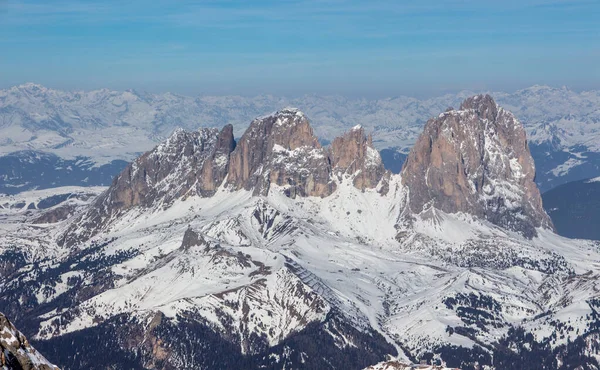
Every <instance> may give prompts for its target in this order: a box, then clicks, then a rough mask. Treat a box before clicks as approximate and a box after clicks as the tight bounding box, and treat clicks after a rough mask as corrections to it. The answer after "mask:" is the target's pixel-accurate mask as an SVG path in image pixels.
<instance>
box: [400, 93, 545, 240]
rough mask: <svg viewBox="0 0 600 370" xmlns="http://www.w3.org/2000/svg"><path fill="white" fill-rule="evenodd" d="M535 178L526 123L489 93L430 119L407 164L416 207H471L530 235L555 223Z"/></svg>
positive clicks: (410, 203) (406, 181)
mask: <svg viewBox="0 0 600 370" xmlns="http://www.w3.org/2000/svg"><path fill="white" fill-rule="evenodd" d="M534 178H535V165H534V163H533V158H532V157H531V154H530V152H529V148H528V146H527V139H526V137H525V130H524V129H523V126H522V125H521V123H520V122H519V121H518V120H517V119H516V118H515V117H514V116H513V115H512V113H510V112H508V111H506V110H504V109H502V108H500V107H498V106H497V105H496V103H495V102H494V100H493V99H492V98H491V97H490V96H489V95H478V96H474V97H471V98H468V99H467V100H465V101H464V102H463V103H462V105H461V107H460V109H459V110H449V111H447V112H444V113H442V114H440V115H439V116H438V117H437V118H433V119H431V120H429V121H428V122H427V124H426V125H425V129H424V132H423V134H421V136H420V137H419V139H418V140H417V143H416V144H415V146H414V147H413V149H412V150H411V152H410V154H409V156H408V158H407V160H406V163H405V164H404V167H403V169H402V182H403V183H404V184H405V185H406V186H408V189H409V199H408V206H409V207H410V210H411V212H413V213H420V212H422V211H424V210H426V209H428V208H429V207H434V208H436V209H439V210H442V211H444V212H447V213H456V212H464V213H469V214H472V215H475V216H477V217H481V218H484V219H486V220H488V221H490V222H492V223H494V224H496V225H498V226H502V227H504V228H507V229H509V230H513V231H518V232H520V233H522V234H523V235H525V236H527V237H533V236H535V235H536V231H535V228H537V227H548V228H552V223H551V221H550V218H549V217H548V215H547V214H546V213H545V211H544V209H543V208H542V200H541V196H540V192H539V190H538V188H537V186H536V185H535V183H534Z"/></svg>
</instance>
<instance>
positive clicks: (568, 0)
mask: <svg viewBox="0 0 600 370" xmlns="http://www.w3.org/2000/svg"><path fill="white" fill-rule="evenodd" d="M598 18H600V3H598V2H595V1H589V0H553V1H542V0H521V1H516V0H509V1H505V2H502V3H501V4H498V3H494V4H491V3H490V2H487V1H473V0H467V1H457V0H446V1H422V2H413V1H401V2H395V1H389V0H381V1H370V2H368V3H364V2H359V1H340V0H315V1H308V0H288V1H266V0H261V1H257V2H252V3H248V2H242V1H238V0H231V1H212V0H207V1H200V2H189V1H185V2H177V3H176V4H173V3H172V2H167V1H156V2H152V3H147V2H141V1H132V2H127V3H120V2H116V1H112V0H111V1H103V2H97V1H92V2H85V3H82V2H77V1H74V0H65V1H59V2H55V3H52V4H48V3H46V2H42V1H40V0H28V1H7V0H0V34H1V36H0V47H1V48H2V49H3V57H2V58H0V70H3V71H8V72H9V73H4V74H1V75H0V86H3V87H6V86H12V85H18V84H20V83H23V82H25V81H33V82H36V83H40V84H42V85H45V86H51V87H53V88H56V89H62V90H91V89H95V88H101V87H106V88H110V89H114V90H125V89H128V88H133V89H136V90H140V91H149V92H164V91H170V92H173V93H177V94H181V95H242V96H256V95H262V94H270V95H283V96H301V95H304V94H317V95H343V96H364V97H384V96H400V95H404V96H419V97H432V96H439V95H442V94H444V93H448V92H456V91H461V90H473V91H515V90H519V89H522V88H526V87H528V86H531V85H535V84H539V85H551V86H563V85H565V86H570V87H571V88H572V89H573V90H575V91H579V90H590V89H595V88H597V86H599V85H600V67H599V65H598V60H600V41H599V40H600V37H599V36H600V22H597V19H598Z"/></svg>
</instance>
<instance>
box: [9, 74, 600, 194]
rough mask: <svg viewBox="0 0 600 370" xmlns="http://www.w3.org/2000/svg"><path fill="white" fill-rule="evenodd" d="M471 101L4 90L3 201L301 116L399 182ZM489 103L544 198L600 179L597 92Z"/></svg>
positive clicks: (539, 92)
mask: <svg viewBox="0 0 600 370" xmlns="http://www.w3.org/2000/svg"><path fill="white" fill-rule="evenodd" d="M471 95H473V92H469V91H463V92H459V93H457V94H447V95H443V96H440V97H435V98H429V99H421V100H419V99H415V98H410V97H403V96H401V97H395V98H385V99H360V98H354V99H353V98H346V97H342V96H316V95H306V96H302V97H298V98H285V97H275V96H270V95H263V96H256V97H241V96H214V97H212V96H199V97H186V96H181V95H176V94H171V93H165V94H150V93H141V92H136V91H134V90H128V91H111V90H108V89H101V90H94V91H87V92H86V91H74V92H70V91H60V90H55V89H50V88H46V87H44V86H41V85H37V84H32V83H28V84H23V85H19V86H14V87H11V88H8V89H4V90H0V138H1V139H0V179H1V183H0V192H3V193H8V194H14V193H16V192H19V191H23V190H31V189H35V188H38V189H41V188H49V187H56V186H70V185H80V186H89V185H92V186H94V185H109V184H110V181H111V180H112V178H113V177H114V176H115V175H117V174H118V173H119V172H120V171H121V170H122V169H123V168H124V167H125V166H126V164H127V163H128V162H130V161H131V160H133V159H134V158H136V157H137V156H139V155H140V154H142V153H144V152H146V151H148V150H150V149H152V148H153V147H154V146H155V145H157V144H158V143H159V142H161V141H163V140H165V139H166V138H167V137H168V136H169V135H170V134H171V132H173V130H174V129H175V128H177V127H180V128H183V129H186V130H197V129H198V128H199V127H222V126H224V125H226V124H232V125H233V130H234V133H235V134H236V135H241V134H242V133H243V132H244V129H245V125H246V123H247V122H249V121H250V120H251V119H252V118H254V117H257V116H260V115H262V114H264V113H265V112H270V111H276V110H277V109H280V108H281V107H283V106H295V107H298V108H300V109H301V110H302V111H303V112H304V113H305V114H307V115H308V116H309V117H311V118H312V119H313V121H314V122H315V123H316V124H315V125H314V130H315V134H316V136H317V137H318V138H319V140H320V142H321V143H322V144H323V145H326V144H328V143H329V142H331V141H332V140H333V139H334V138H335V137H337V136H339V135H341V134H342V133H343V132H345V131H347V130H348V129H350V128H351V127H353V126H355V125H361V126H362V127H364V128H365V130H366V131H367V132H370V133H372V137H373V145H374V147H375V148H376V149H377V150H379V151H380V152H381V155H382V159H383V161H384V164H385V166H386V168H388V169H390V170H392V171H393V172H394V173H398V172H399V170H400V168H401V166H402V162H403V161H404V159H405V158H406V155H407V154H408V152H409V150H410V148H411V147H412V145H413V144H414V143H415V141H416V139H417V137H418V136H419V134H420V132H421V131H422V129H423V125H424V124H425V123H426V121H427V120H428V119H429V118H431V117H434V116H435V115H437V114H438V113H439V112H441V111H444V110H445V109H446V108H448V107H455V106H459V105H460V103H461V102H462V100H464V98H465V97H467V96H471ZM491 95H492V96H494V98H495V99H496V100H497V101H498V102H499V103H500V104H501V105H502V106H504V107H505V108H506V109H508V110H510V111H512V112H513V113H515V114H516V115H517V117H519V118H520V119H521V121H522V122H523V125H524V127H525V129H526V131H527V133H528V137H529V146H530V149H531V152H532V155H533V157H534V160H535V162H536V165H537V178H536V181H537V184H538V186H539V187H540V189H541V190H542V191H546V190H549V189H550V188H553V187H555V186H558V185H560V184H563V183H566V182H570V181H575V180H581V179H584V178H589V177H596V176H600V167H599V165H600V154H599V153H600V145H599V144H598V143H600V138H599V133H600V108H598V107H599V106H600V92H598V91H585V92H575V91H572V90H569V89H567V88H552V87H548V86H532V87H530V88H527V89H524V90H519V91H517V92H514V93H503V92H494V93H491Z"/></svg>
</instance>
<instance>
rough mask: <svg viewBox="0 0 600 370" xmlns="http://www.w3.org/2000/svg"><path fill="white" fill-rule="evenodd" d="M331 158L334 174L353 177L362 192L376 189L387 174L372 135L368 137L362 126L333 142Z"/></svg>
mask: <svg viewBox="0 0 600 370" xmlns="http://www.w3.org/2000/svg"><path fill="white" fill-rule="evenodd" d="M329 158H330V162H331V166H332V167H333V171H334V173H336V174H338V175H343V174H347V175H352V176H353V177H354V179H353V183H354V186H355V187H356V188H358V189H361V190H364V189H366V188H371V189H372V188H375V187H376V186H377V184H379V182H380V181H381V179H382V178H383V176H384V175H385V173H386V171H385V168H384V166H383V161H382V160H381V156H380V154H379V152H378V151H377V150H376V149H375V148H374V147H373V139H372V137H371V135H369V136H366V135H365V130H364V128H363V127H362V126H360V125H357V126H354V127H353V128H352V129H351V130H350V131H348V132H346V133H344V135H342V136H340V137H337V138H335V139H334V140H333V142H332V143H331V146H330V148H329Z"/></svg>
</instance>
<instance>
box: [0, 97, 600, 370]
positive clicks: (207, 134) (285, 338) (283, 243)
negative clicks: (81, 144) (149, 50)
mask: <svg viewBox="0 0 600 370" xmlns="http://www.w3.org/2000/svg"><path fill="white" fill-rule="evenodd" d="M307 117H308V116H307V115H306V114H304V113H302V112H301V111H299V110H297V109H283V110H281V111H278V112H276V113H274V114H272V115H268V116H263V117H260V118H258V119H256V120H253V121H252V123H251V124H250V126H249V127H248V129H247V130H246V131H245V132H244V134H243V135H242V136H241V138H240V139H239V140H238V141H237V143H235V145H231V141H230V137H231V136H230V134H229V132H230V130H229V129H228V127H225V128H223V129H212V130H211V129H202V130H200V131H193V132H186V131H177V132H175V133H174V134H173V135H172V136H171V137H170V138H169V139H168V140H166V141H165V142H164V143H162V144H161V145H159V146H158V147H156V148H155V149H154V150H152V151H150V152H148V153H146V154H144V155H142V156H140V157H139V158H138V159H137V160H136V161H134V162H133V163H132V164H131V165H129V166H128V167H127V168H126V169H125V170H124V171H123V172H121V174H120V175H119V176H118V177H116V178H115V180H114V181H113V183H112V185H111V186H110V187H109V188H108V189H106V191H104V192H103V193H102V194H100V195H99V196H98V197H96V198H86V197H85V196H83V195H79V196H77V197H75V198H70V197H67V200H66V201H70V202H73V208H72V209H73V212H74V213H73V215H72V216H70V217H68V218H67V219H63V218H57V219H53V218H52V217H47V218H45V220H46V222H45V223H40V222H39V220H40V213H42V212H43V214H52V213H53V212H55V210H56V209H58V208H59V207H61V206H62V203H61V202H57V201H56V198H54V200H55V201H54V202H50V203H51V204H53V205H52V206H50V207H48V208H42V207H40V203H41V202H42V201H43V200H44V199H46V198H48V195H47V194H42V193H41V192H40V191H36V192H29V193H23V194H16V195H13V196H11V197H8V200H7V201H5V202H4V203H5V204H6V207H3V208H2V209H0V212H2V217H3V222H2V228H3V229H2V230H3V231H4V232H5V234H6V235H7V236H8V237H7V238H4V239H0V243H1V244H0V271H1V272H2V275H1V276H2V280H1V281H0V310H2V311H4V312H5V313H7V314H10V316H11V317H13V318H14V320H15V322H17V323H18V325H19V327H20V328H21V330H23V331H24V332H25V333H26V334H28V335H29V336H30V337H32V338H34V340H35V343H34V344H35V346H36V348H38V350H40V351H42V353H44V354H45V355H46V356H47V357H48V358H49V359H51V360H52V361H54V362H55V363H57V364H59V365H60V366H61V367H64V368H66V369H79V368H97V369H107V368H114V367H120V368H123V367H125V368H160V369H202V368H210V369H219V368H223V369H227V368H240V369H244V368H248V369H250V368H252V369H253V368H273V369H283V368H319V369H320V368H336V369H362V368H366V367H368V366H371V365H375V364H378V363H382V362H384V361H388V362H387V364H386V363H382V364H381V365H379V368H381V367H382V366H396V365H398V366H401V365H400V364H411V363H419V362H420V361H421V360H423V361H426V362H430V363H440V364H442V365H444V366H448V367H461V368H464V369H474V368H476V367H480V366H488V367H490V368H496V369H522V368H528V369H536V368H540V369H542V368H544V369H559V368H575V367H576V366H580V365H581V366H584V368H590V369H593V368H598V367H599V365H598V360H599V359H600V357H599V355H600V353H599V348H600V343H599V341H598V340H599V336H598V328H599V327H600V321H599V320H600V317H599V316H598V309H599V307H600V301H599V300H598V293H597V292H598V289H599V286H598V274H599V273H600V244H599V243H598V242H592V241H585V240H570V239H566V238H562V237H560V236H558V235H556V234H555V233H554V232H553V228H552V224H551V223H549V222H547V220H548V218H547V216H546V214H545V213H544V211H543V209H541V208H540V206H541V202H540V200H539V197H540V196H539V192H538V191H537V188H536V187H535V184H534V183H533V176H534V172H535V167H534V166H533V163H532V161H531V156H530V155H529V151H528V150H527V145H526V143H525V136H524V133H523V128H522V127H521V123H520V122H519V120H518V119H516V118H515V117H514V116H513V115H512V114H510V113H509V112H507V111H505V110H504V109H502V108H500V107H498V106H497V105H496V103H495V102H494V101H493V100H492V99H491V97H489V96H483V95H481V96H477V97H474V98H469V99H467V100H465V102H464V103H463V104H461V106H460V109H458V110H449V111H447V112H445V113H442V114H441V115H440V114H438V115H436V116H435V118H433V119H432V120H430V121H429V122H428V123H427V125H426V128H425V131H424V134H423V135H422V136H421V138H420V139H419V140H418V143H417V145H416V146H415V149H413V150H412V151H411V152H410V153H409V155H408V160H407V162H406V163H407V164H406V165H405V166H404V169H403V171H402V172H401V173H400V174H391V173H390V172H388V171H385V170H384V169H383V167H382V159H381V157H380V155H379V153H378V152H377V151H376V150H374V147H373V143H372V141H371V140H370V139H369V138H368V137H366V136H365V132H364V129H362V128H361V127H355V128H353V129H350V130H348V131H347V132H346V133H345V134H344V135H343V136H342V137H341V138H339V139H335V140H333V144H332V146H331V147H330V148H323V147H322V146H321V144H320V143H319V142H318V141H317V140H316V136H315V133H314V132H313V130H312V128H311V125H310V122H309V120H308V118H307ZM461 130H469V135H466V134H465V132H463V131H461ZM433 132H435V133H437V135H435V136H434V135H431V136H430V133H433ZM473 138H477V140H473ZM426 139H428V140H426ZM218 148H220V150H218ZM433 148H438V149H436V150H434V149H433ZM463 150H464V151H463ZM479 150H481V152H479ZM477 153H479V154H480V155H479V154H477ZM476 154H477V155H476ZM456 164H458V166H457V167H456V166H454V165H456ZM480 166H483V167H484V168H482V169H481V170H480V169H479V167H480ZM209 174H210V175H209ZM421 178H422V179H424V180H423V181H420V180H419V181H416V182H413V180H411V179H421ZM461 182H464V183H461ZM422 183H424V184H425V185H424V187H423V186H422ZM451 185H452V186H451ZM471 188H472V189H473V190H474V193H471V192H469V191H467V190H468V189H471ZM515 188H516V189H515ZM83 189H85V188H83ZM207 190H209V191H207ZM55 191H56V194H66V193H69V194H81V193H79V192H77V191H76V189H74V188H72V189H70V190H69V191H66V190H62V189H56V190H55ZM20 198H24V199H22V200H21V199H20ZM58 200H60V199H58ZM450 203H452V204H454V205H456V206H457V207H455V208H452V207H449V206H447V205H446V204H450ZM17 204H21V205H24V204H33V205H34V206H33V207H31V209H27V208H29V207H24V206H21V207H18V206H16V205H17ZM458 205H460V207H458ZM417 206H418V207H417ZM494 207H495V208H494ZM40 208H42V209H40ZM482 210H483V211H482ZM494 212H496V213H494ZM59 213H60V212H59ZM494 214H497V215H498V217H493V216H494ZM534 217H537V219H534ZM539 218H541V220H540V219H539ZM544 220H546V222H545V221H544ZM519 222H522V224H523V225H527V227H524V228H523V227H520V226H519V227H514V226H515V225H521V224H519ZM531 230H533V232H530V231H531ZM391 359H393V360H395V361H389V360H391ZM402 366H403V365H402Z"/></svg>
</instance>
